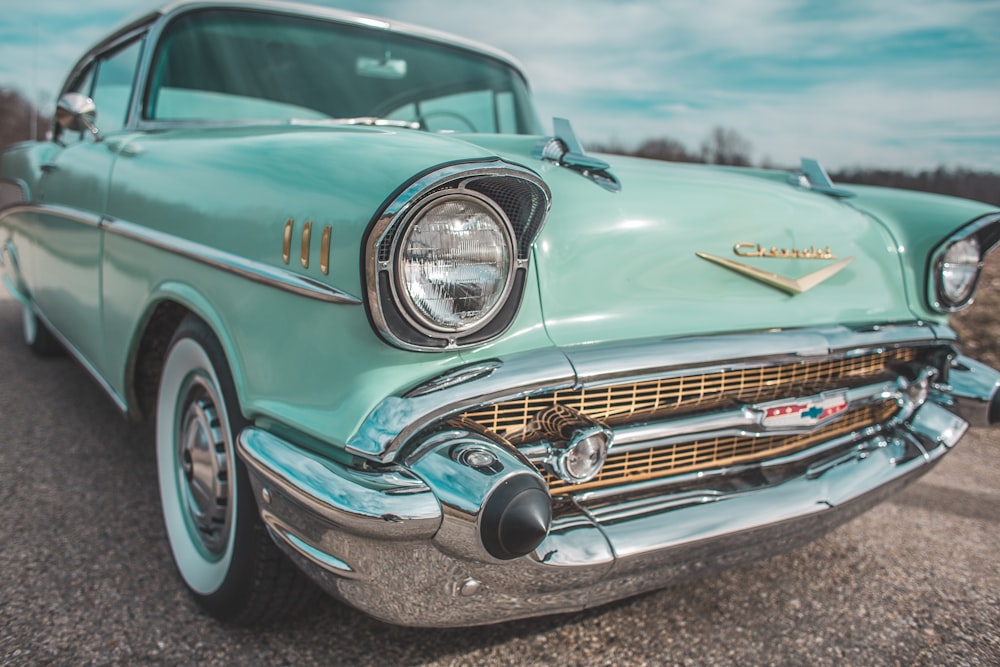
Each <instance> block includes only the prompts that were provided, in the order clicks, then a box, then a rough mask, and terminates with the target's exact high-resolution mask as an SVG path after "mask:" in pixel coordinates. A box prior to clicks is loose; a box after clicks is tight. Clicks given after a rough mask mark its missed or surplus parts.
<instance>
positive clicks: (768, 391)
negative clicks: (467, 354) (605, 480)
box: [461, 348, 917, 446]
mask: <svg viewBox="0 0 1000 667" xmlns="http://www.w3.org/2000/svg"><path fill="white" fill-rule="evenodd" d="M916 357H917V350H916V349H914V348H899V349H894V350H888V351H886V352H881V353H877V352H873V353H869V354H864V355H861V356H855V357H847V358H839V359H826V360H823V361H812V362H803V363H795V364H782V365H776V366H759V367H751V368H742V369H734V370H722V371H713V372H710V373H703V374H698V375H686V376H681V377H671V378H664V379H660V380H650V381H647V382H638V383H630V384H621V385H613V386H609V387H601V388H596V389H582V390H566V391H557V392H554V393H552V394H549V395H544V396H528V397H525V398H521V399H517V400H513V401H504V402H501V403H496V404H494V405H490V406H487V407H485V408H483V409H480V410H473V411H470V412H466V413H464V414H463V415H461V419H463V420H468V421H472V422H475V423H476V424H478V425H479V426H480V427H481V428H484V429H486V430H487V431H490V432H492V433H495V434H497V435H499V436H500V437H501V438H503V439H504V440H506V441H507V442H509V443H511V444H512V445H514V446H521V445H523V444H527V443H530V442H531V441H532V439H533V438H534V437H535V436H536V435H537V432H536V430H535V428H534V426H533V421H534V417H535V415H537V414H538V413H540V412H542V411H543V410H545V409H547V408H551V407H553V406H555V405H563V406H566V407H569V408H572V409H573V410H576V411H577V412H580V413H581V414H583V415H585V416H587V417H589V418H590V419H593V420H595V421H599V422H603V423H605V424H608V425H609V426H617V425H621V424H630V423H635V422H637V421H646V420H650V419H656V418H669V417H675V416H678V415H681V414H685V413H689V412H695V411H698V410H703V409H707V408H713V407H718V406H722V405H729V404H737V403H760V402H763V401H771V400H776V399H780V398H787V397H789V396H808V395H812V394H817V393H820V392H823V391H828V390H830V389H839V388H843V387H848V386H857V385H860V384H864V383H867V382H872V381H874V380H876V379H878V378H879V377H881V376H885V375H886V374H887V373H888V371H889V369H890V368H891V367H892V366H895V365H899V364H903V363H906V362H910V361H913V360H914V359H916Z"/></svg>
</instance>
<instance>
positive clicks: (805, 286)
mask: <svg viewBox="0 0 1000 667" xmlns="http://www.w3.org/2000/svg"><path fill="white" fill-rule="evenodd" d="M695 254H697V255H698V256H699V257H701V258H702V259H707V260H708V261H710V262H714V263H715V264H718V265H719V266H724V267H726V268H727V269H730V270H731V271H735V272H736V273H741V274H743V275H744V276H749V277H750V278H753V279H754V280H759V281H760V282H762V283H764V284H765V285H770V286H771V287H774V288H776V289H780V290H781V291H782V292H787V293H789V294H791V295H793V296H794V295H796V294H802V292H805V291H806V290H810V289H812V288H813V287H816V285H819V284H820V283H821V282H823V281H824V280H828V279H829V278H832V277H833V276H835V275H837V274H838V273H840V271H841V269H843V268H844V267H845V266H847V265H848V264H850V263H851V262H853V261H854V258H853V257H848V258H847V259H842V260H840V261H839V262H837V263H836V264H831V265H830V266H824V267H823V268H822V269H820V270H819V271H813V272H812V273H810V274H808V275H805V276H802V277H801V278H797V279H793V278H786V277H785V276H779V275H778V274H777V273H771V272H770V271H762V270H761V269H756V268H754V267H752V266H747V265H746V264H740V263H739V262H734V261H732V260H730V259H723V258H721V257H716V256H715V255H709V254H707V253H703V252H699V253H695Z"/></svg>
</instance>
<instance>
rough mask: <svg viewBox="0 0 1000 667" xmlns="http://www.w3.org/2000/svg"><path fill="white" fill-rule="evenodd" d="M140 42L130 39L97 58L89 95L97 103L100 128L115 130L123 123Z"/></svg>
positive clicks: (141, 41) (103, 130) (130, 96)
mask: <svg viewBox="0 0 1000 667" xmlns="http://www.w3.org/2000/svg"><path fill="white" fill-rule="evenodd" d="M142 43H143V40H141V39H138V40H135V41H133V42H130V43H129V44H127V45H125V46H123V47H121V48H119V49H118V50H116V51H114V52H112V53H111V54H109V55H107V56H102V57H101V58H100V59H99V60H98V62H97V68H96V76H95V79H94V84H93V88H92V90H91V94H90V96H91V97H92V98H93V100H94V104H96V105H97V127H98V128H100V130H101V132H105V133H107V132H115V131H117V130H120V129H122V128H123V127H125V118H126V116H127V115H128V107H129V102H130V101H131V100H132V82H133V81H134V79H135V70H136V67H137V66H138V64H139V56H140V54H141V53H142Z"/></svg>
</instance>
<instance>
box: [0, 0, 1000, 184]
mask: <svg viewBox="0 0 1000 667" xmlns="http://www.w3.org/2000/svg"><path fill="white" fill-rule="evenodd" d="M154 4H155V3H152V2H150V3H147V4H145V5H142V6H139V7H136V6H135V5H134V4H133V3H132V2H131V1H130V0H93V1H92V2H89V3H87V5H86V6H85V7H84V6H81V5H80V4H79V3H78V2H77V1H76V0H36V1H35V2H33V3H32V4H31V5H28V6H27V7H26V8H25V9H24V10H19V12H18V13H16V14H14V13H7V14H6V15H5V16H3V17H0V85H5V84H9V83H14V84H15V85H17V86H19V87H21V88H22V90H25V91H31V90H34V89H35V88H36V87H37V88H38V89H40V90H41V91H43V92H47V93H48V94H49V96H50V100H49V101H50V102H51V96H53V95H54V94H55V92H56V90H58V88H59V86H60V85H61V81H62V78H63V77H64V76H65V74H66V72H67V71H68V69H69V67H70V66H71V65H72V63H73V62H74V60H75V59H76V57H78V56H79V55H80V53H81V52H82V51H83V50H84V49H85V48H86V47H87V46H89V45H91V44H92V43H93V42H94V41H96V40H97V39H98V38H99V37H100V36H102V35H103V34H104V33H106V32H107V31H108V30H109V29H110V28H111V27H112V26H113V25H115V24H117V23H119V22H121V21H122V20H124V19H125V18H127V17H130V16H133V15H135V14H136V13H137V12H139V11H142V10H143V9H145V8H148V7H151V6H154ZM324 4H326V5H328V6H338V7H341V8H344V9H346V10H348V11H358V12H365V13H371V14H376V15H383V16H386V17H388V18H390V19H391V20H393V21H401V22H408V23H413V24H417V25H424V26H428V27H431V28H435V29H438V30H444V31H447V32H452V33H455V34H458V35H461V36H463V37H467V38H470V39H474V40H478V41H482V42H485V43H488V44H491V45H494V46H497V47H499V48H501V49H504V50H506V51H508V52H510V53H512V54H513V55H514V56H515V57H516V58H518V59H519V60H520V61H521V62H522V63H523V64H524V67H525V70H526V71H527V73H528V75H529V77H530V79H531V81H532V87H533V90H534V91H535V94H536V100H537V103H538V106H539V108H540V111H541V115H542V117H543V119H544V118H545V117H546V116H550V115H554V114H558V115H565V116H569V117H570V118H571V119H572V120H573V123H574V127H575V128H576V129H577V131H578V133H579V134H580V135H581V137H582V138H584V140H590V141H595V142H599V141H607V140H610V139H617V140H619V141H622V142H625V143H631V144H638V143H639V142H640V141H642V140H644V139H647V138H650V137H657V136H671V137H674V138H677V139H679V140H681V141H683V142H684V143H686V144H687V145H688V146H689V148H697V146H698V144H699V143H700V142H701V140H702V139H703V138H704V137H705V136H706V135H707V134H708V132H709V131H710V130H711V128H712V127H714V126H717V125H722V126H726V127H731V128H734V129H736V130H738V131H739V132H741V133H743V134H744V135H746V136H747V137H748V138H750V139H751V141H752V142H753V144H754V146H755V147H756V149H757V152H758V155H757V156H756V157H758V158H762V157H764V156H765V155H766V156H770V157H771V158H772V159H773V160H776V161H782V162H785V161H791V162H795V161H797V159H798V156H799V155H800V154H804V153H810V154H813V155H814V156H816V157H819V158H821V159H823V160H824V162H825V163H827V164H829V165H831V166H832V167H836V166H848V165H854V164H877V165H891V166H913V167H920V168H923V167H932V166H935V165H936V164H937V163H938V162H944V163H946V164H950V165H953V164H964V165H970V166H978V167H987V168H992V169H996V170H1000V153H998V152H997V151H996V148H997V139H996V138H997V135H998V134H1000V119H998V117H997V115H996V112H995V110H996V109H997V108H1000V70H998V68H996V67H994V66H993V65H992V64H993V63H997V62H1000V32H998V31H997V30H996V26H997V25H1000V1H998V0H951V1H950V2H946V3H942V2H939V1H937V0H885V1H883V2H879V3H872V2H870V0H841V1H839V2H837V3H813V2H803V1H802V0H770V1H768V2H760V1H759V0H705V1H704V2H701V3H698V4H697V5H693V4H691V3H682V2H671V1H666V0H664V1H658V2H653V1H649V0H642V1H640V0H545V1H544V2H540V1H539V0H505V2H503V3H502V4H500V3H484V2H479V3H452V2H444V1H443V0H330V1H328V2H325V3H324ZM35 26H37V29H38V34H39V39H38V47H37V49H36V47H35V46H34V43H33V39H28V37H29V36H33V34H34V32H33V31H34V30H35ZM34 63H37V64H34ZM35 70H37V77H33V76H31V72H32V71H35ZM35 81H37V84H36V83H35Z"/></svg>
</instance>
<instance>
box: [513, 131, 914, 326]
mask: <svg viewBox="0 0 1000 667" xmlns="http://www.w3.org/2000/svg"><path fill="white" fill-rule="evenodd" d="M495 148H499V146H495ZM498 152H501V153H502V151H498ZM504 157H506V158H507V159H511V160H513V161H522V162H523V161H524V159H525V158H526V157H528V156H526V155H521V156H518V155H516V154H506V155H504ZM605 157H607V159H608V160H609V161H611V162H612V172H613V173H614V174H615V175H616V176H617V177H618V178H619V179H620V180H621V182H622V184H623V187H622V190H621V192H618V193H613V192H609V191H607V190H605V189H602V188H601V187H598V186H597V185H596V184H594V183H593V182H591V181H590V180H588V179H587V178H584V177H583V176H581V175H580V174H578V173H576V172H574V171H572V170H569V169H565V168H561V167H558V166H556V165H554V164H551V163H540V162H538V161H537V160H536V161H534V162H533V163H532V164H531V166H532V167H534V168H536V169H538V170H539V171H540V173H541V174H542V175H543V177H544V178H545V179H546V181H547V182H548V184H549V187H550V188H551V191H552V211H551V214H550V216H549V219H548V221H547V223H546V225H545V227H544V228H543V230H542V232H541V234H540V235H539V237H538V239H537V241H536V243H535V262H534V266H535V270H536V272H537V277H538V289H539V294H540V299H541V304H542V309H543V317H544V321H545V326H546V328H547V331H548V333H549V336H550V338H551V339H552V340H553V342H555V343H556V344H557V345H575V344H582V343H596V342H601V341H609V340H621V339H622V338H635V339H639V338H650V337H672V336H682V335H698V334H706V333H721V332H736V331H749V330H762V329H771V328H789V327H804V326H816V325H824V324H830V323H841V324H844V323H846V324H851V323H856V324H865V323H875V322H890V321H908V320H913V319H915V316H914V314H913V313H912V312H911V311H910V310H909V308H908V307H907V294H906V289H905V285H904V281H903V274H902V271H901V257H900V256H899V254H898V252H897V244H896V243H894V242H893V239H892V237H891V236H890V234H889V233H888V232H887V231H886V229H885V228H883V227H882V226H881V225H880V224H878V223H877V222H876V221H874V220H873V219H872V218H871V217H870V216H869V215H867V214H865V213H863V212H861V211H859V210H858V209H857V208H855V207H854V206H853V205H852V204H851V203H850V202H849V200H846V201H845V200H836V199H833V198H830V197H827V196H824V195H820V194H817V193H812V192H806V191H802V190H799V189H797V188H794V187H792V186H789V185H788V184H787V183H781V182H775V181H770V180H765V179H761V178H756V177H753V176H751V175H745V174H741V173H738V172H734V171H726V170H722V169H719V168H712V167H707V166H704V165H678V164H669V163H662V162H654V161H649V160H639V159H634V158H620V157H614V156H605ZM737 244H745V245H741V246H740V252H741V253H744V254H759V253H761V251H763V253H764V254H779V255H780V254H789V255H793V254H795V251H798V254H799V255H805V257H801V256H800V257H784V258H781V257H767V256H759V257H748V256H738V255H737V254H736V253H735V252H734V249H735V246H736V245H737ZM772 249H777V252H772ZM782 251H787V253H783V252H782ZM705 256H711V257H714V258H721V259H723V260H729V261H735V262H738V263H739V264H742V265H744V266H748V267H751V268H753V269H758V270H760V271H765V272H769V273H774V274H779V275H780V276H783V277H785V278H788V279H790V280H798V279H802V278H806V279H807V280H808V277H809V276H810V275H812V274H815V273H816V272H820V274H819V275H822V270H823V269H825V268H827V267H831V266H834V265H837V264H838V263H844V262H845V260H847V261H846V266H844V267H843V268H842V269H841V270H839V272H837V273H836V274H835V275H832V276H830V277H828V278H826V279H825V280H822V281H820V282H819V283H818V284H816V285H815V286H813V287H811V288H810V289H807V290H806V291H804V292H802V293H798V294H792V293H789V292H787V291H783V290H781V289H777V288H775V287H773V286H771V285H769V284H767V283H766V282H762V281H761V280H758V279H755V278H753V277H749V276H747V275H745V274H744V273H740V272H738V271H735V270H732V269H730V268H726V267H724V266H722V265H720V264H719V263H716V262H714V261H711V259H710V258H706V257H705Z"/></svg>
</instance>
